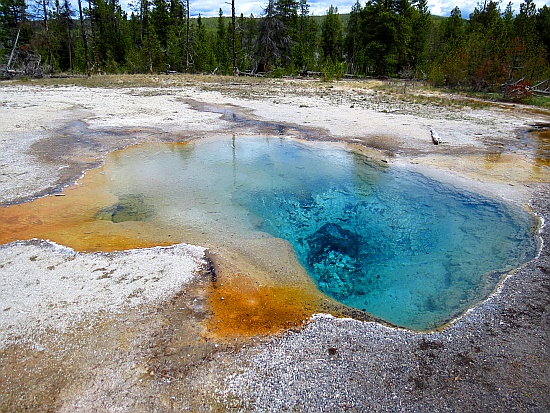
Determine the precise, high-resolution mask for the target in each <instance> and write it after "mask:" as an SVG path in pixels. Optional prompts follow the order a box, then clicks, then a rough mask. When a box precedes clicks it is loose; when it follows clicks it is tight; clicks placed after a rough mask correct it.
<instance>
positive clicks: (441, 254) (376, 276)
mask: <svg viewBox="0 0 550 413" xmlns="http://www.w3.org/2000/svg"><path fill="white" fill-rule="evenodd" d="M106 174H107V176H109V177H110V184H109V185H110V191H111V192H112V193H113V194H115V195H117V196H118V198H119V203H118V204H116V205H113V206H112V207H111V208H107V209H104V210H102V211H100V212H99V213H98V215H97V218H98V219H110V220H112V221H113V222H117V220H118V221H131V220H154V221H155V222H157V223H158V225H167V226H171V227H173V228H174V231H177V230H178V228H189V227H197V228H200V227H205V226H208V228H209V229H210V230H214V231H220V233H221V232H223V233H224V234H225V235H224V236H226V237H229V238H230V237H253V236H256V235H257V234H258V233H264V235H265V233H268V234H270V235H272V236H273V237H279V238H283V239H285V240H287V241H288V242H289V243H290V244H291V245H292V247H293V249H294V251H295V253H296V255H297V257H298V259H299V261H300V263H301V264H302V265H303V267H305V269H306V270H307V272H308V273H309V275H310V276H311V277H312V278H313V280H314V281H315V283H316V284H317V286H318V288H319V289H320V290H321V291H322V292H324V293H325V294H327V295H329V296H331V297H333V298H334V299H336V300H338V301H340V302H341V303H344V304H346V305H348V306H351V307H354V308H357V309H360V310H364V311H366V312H369V313H371V314H373V315H375V316H377V317H380V318H382V319H384V320H386V321H388V322H390V323H393V324H395V325H398V326H403V327H406V328H411V329H418V330H423V329H429V328H435V327H438V326H441V325H442V324H444V323H446V322H448V321H449V320H450V319H452V318H453V317H456V316H457V315H459V314H461V313H463V312H464V311H465V310H467V309H468V308H469V307H471V306H472V305H474V304H475V303H477V302H480V301H481V300H483V299H484V298H486V297H487V296H488V295H489V294H490V293H491V292H492V291H493V290H494V289H495V287H496V285H497V284H498V283H499V281H500V280H501V279H502V276H503V274H504V273H506V272H508V271H510V270H512V269H514V268H516V267H518V266H520V265H521V264H522V263H524V262H526V261H528V260H530V259H532V258H534V257H535V255H536V252H537V246H538V245H537V238H536V235H535V232H536V227H537V222H536V220H535V218H534V217H533V216H531V215H530V214H529V213H528V212H526V211H525V210H523V209H520V208H516V207H513V206H511V205H507V204H504V203H502V202H499V201H496V200H493V199H489V198H487V197H484V196H481V195H479V194H475V193H472V192H465V191H463V190H458V189H456V188H454V187H452V186H450V185H448V184H444V183H441V182H438V181H436V180H434V179H431V178H428V177H426V176H423V175H421V174H419V173H415V172H411V171H408V170H405V169H402V168H398V167H394V166H388V165H386V164H383V163H379V162H377V161H373V160H371V159H369V158H367V157H365V156H364V155H361V154H359V153H357V152H355V151H353V150H352V149H350V148H349V147H346V146H343V145H338V144H334V143H322V142H302V141H298V140H293V139H288V138H274V137H238V138H235V137H233V138H232V137H217V138H205V139H201V140H198V141H193V142H190V143H187V144H183V145H173V144H172V145H158V144H154V145H149V146H145V147H144V146H139V147H136V148H130V149H128V150H125V151H122V152H120V153H118V155H115V156H114V157H113V160H112V162H110V163H108V168H106Z"/></svg>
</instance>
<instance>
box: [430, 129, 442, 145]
mask: <svg viewBox="0 0 550 413" xmlns="http://www.w3.org/2000/svg"><path fill="white" fill-rule="evenodd" d="M430 133H431V134H432V142H433V143H434V145H439V144H440V143H441V138H440V137H439V134H438V133H437V132H436V131H435V130H433V129H430Z"/></svg>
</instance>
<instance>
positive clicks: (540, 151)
mask: <svg viewBox="0 0 550 413" xmlns="http://www.w3.org/2000/svg"><path fill="white" fill-rule="evenodd" d="M536 162H537V165H538V166H550V130H544V131H542V132H539V136H538V145H537V150H536Z"/></svg>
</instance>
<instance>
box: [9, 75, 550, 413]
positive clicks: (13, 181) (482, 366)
mask: <svg viewBox="0 0 550 413" xmlns="http://www.w3.org/2000/svg"><path fill="white" fill-rule="evenodd" d="M63 82H65V83H64V84H62V83H63ZM67 83H71V81H70V80H69V81H61V80H60V81H53V80H52V81H42V82H39V83H31V84H22V83H18V82H13V83H4V84H1V85H0V126H1V127H0V167H1V169H0V171H1V172H0V202H1V203H2V204H4V205H9V204H12V203H17V202H22V201H27V200H30V199H33V198H35V197H38V196H42V195H45V194H48V193H52V192H56V191H59V190H60V189H61V188H62V187H63V186H65V185H67V184H69V183H71V182H74V181H75V180H77V179H78V178H79V177H80V176H81V175H82V173H83V172H85V171H86V170H87V169H89V168H92V167H94V166H95V165H97V164H99V163H101V162H102V160H103V157H104V156H105V155H106V154H107V153H109V152H111V151H114V150H116V149H120V148H124V147H126V146H129V145H134V144H139V143H141V142H149V141H182V140H186V139H190V138H200V137H201V136H206V135H212V134H218V133H219V134H222V133H223V134H226V133H238V134H259V133H260V134H262V133H263V134H282V135H285V136H297V137H303V138H306V139H323V140H344V141H348V142H352V143H356V144H360V145H363V146H366V147H368V148H372V149H374V150H375V151H372V155H373V156H377V157H381V158H382V159H385V160H386V161H387V162H389V163H390V164H391V163H399V164H400V165H407V166H409V167H411V168H415V169H419V170H421V171H423V172H425V173H429V174H433V175H437V176H438V177H439V178H441V179H445V180H450V181H452V182H453V183H456V184H460V185H464V186H467V187H469V188H474V189H476V190H480V191H484V192H487V193H489V194H492V195H494V196H497V197H500V198H503V199H506V200H508V201H511V202H515V203H518V204H521V205H526V204H527V203H529V204H530V207H531V208H532V210H533V211H534V212H535V213H536V214H537V215H538V216H539V217H541V218H542V219H543V221H545V222H547V221H548V215H549V200H550V194H549V191H550V189H549V188H550V186H549V181H550V172H549V169H548V164H547V163H544V162H542V163H541V161H540V159H541V156H548V154H546V155H545V154H544V153H542V155H541V150H543V146H542V145H538V144H537V142H536V140H533V139H532V138H530V135H528V134H527V132H526V131H528V130H529V129H530V128H531V127H532V125H535V124H543V123H549V121H550V114H549V113H547V112H545V111H534V110H531V109H529V108H526V107H522V106H520V105H511V104H508V105H504V104H499V105H493V104H489V103H487V102H479V101H477V100H472V99H464V98H460V97H456V96H450V97H449V96H446V95H441V94H438V93H435V92H430V91H426V90H417V91H412V92H409V93H408V94H402V93H399V92H398V90H400V89H402V87H401V86H399V85H397V86H396V85H394V86H392V85H389V86H388V85H387V84H381V83H379V82H374V83H372V82H371V83H369V82H336V83H333V84H323V83H320V82H299V81H268V80H266V81H264V80H240V79H239V80H233V79H224V78H193V77H177V76H176V77H152V78H150V77H112V78H110V77H106V78H104V79H102V80H101V81H100V82H99V83H100V84H99V85H88V84H86V82H85V81H82V82H80V83H81V84H80V85H73V84H67ZM83 83H84V86H82V84H83ZM88 86H93V87H91V88H89V87H88ZM430 128H435V129H437V131H438V132H439V134H440V135H441V136H442V137H443V140H444V144H443V145H440V146H438V147H435V146H433V145H432V143H431V140H430V135H429V130H430ZM541 148H542V149H541ZM546 159H547V158H546ZM0 218H1V215H0ZM540 235H541V239H542V241H543V243H542V246H541V252H540V255H539V257H538V258H537V259H535V260H534V261H532V262H530V263H527V264H526V265H525V266H523V267H522V268H521V269H519V270H517V271H516V272H514V273H513V274H511V275H510V276H509V277H508V278H507V279H506V280H505V281H504V282H503V283H502V285H501V286H500V287H499V289H498V291H496V292H495V293H494V294H493V295H492V296H491V297H489V299H487V300H486V301H485V302H483V303H481V304H480V305H478V306H477V307H475V308H474V309H472V310H470V311H469V312H468V313H467V314H466V315H464V316H463V317H461V318H459V319H458V320H456V321H455V322H454V323H452V324H451V325H450V326H448V327H447V328H445V329H443V330H442V331H437V332H431V333H415V332H411V331H407V330H402V329H394V328H390V327H387V326H384V325H382V324H379V323H374V322H364V321H358V320H354V319H350V318H336V317H333V316H330V315H328V314H317V315H315V316H313V317H312V319H311V320H309V322H308V323H306V324H305V325H304V326H303V327H301V328H300V327H296V328H293V329H290V330H287V331H285V332H282V333H280V334H276V335H274V336H259V337H231V338H229V337H228V338H224V337H216V336H215V335H213V334H212V333H211V332H210V331H209V330H208V328H207V325H208V322H211V321H212V320H211V312H210V311H209V308H208V295H209V288H210V284H211V283H210V281H211V280H210V278H211V273H209V272H208V266H207V265H206V266H205V262H204V260H203V255H204V249H203V248H201V247H193V246H189V245H186V244H181V245H180V244H178V245H175V246H172V247H166V248H151V249H143V250H134V251H126V252H115V253H109V254H105V253H94V254H85V253H76V252H74V251H72V250H70V249H68V248H66V247H62V246H58V245H54V244H52V243H49V242H47V241H40V240H32V241H24V242H17V243H12V244H8V245H4V246H1V247H0V411H1V412H23V411H33V412H52V411H59V412H89V411H95V412H115V411H118V412H175V411H178V412H179V411H228V410H229V411H244V412H246V411H258V412H260V411H261V412H263V411H266V412H268V411H269V412H279V411H304V412H320V411H324V412H325V411H334V412H336V411H352V412H353V411H356V412H359V411H361V412H363V411H391V412H393V411H396V412H413V411H415V412H416V411H442V412H444V411H467V412H470V411H471V412H478V411H487V412H509V411H510V412H516V411H518V412H519V411H529V412H547V411H550V399H549V397H548V385H549V378H550V374H549V367H550V358H549V351H548V326H549V321H550V320H549V311H548V309H549V300H550V298H549V297H550V295H549V288H550V282H549V276H550V275H549V272H550V262H549V261H550V257H549V254H548V248H547V246H548V242H549V240H548V238H549V229H548V226H547V225H543V226H542V228H541V233H540Z"/></svg>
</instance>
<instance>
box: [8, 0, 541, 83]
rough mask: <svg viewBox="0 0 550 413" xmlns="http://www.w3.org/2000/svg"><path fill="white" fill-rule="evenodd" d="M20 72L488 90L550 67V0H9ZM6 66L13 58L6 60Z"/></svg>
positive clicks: (14, 65)
mask: <svg viewBox="0 0 550 413" xmlns="http://www.w3.org/2000/svg"><path fill="white" fill-rule="evenodd" d="M0 59H1V60H0V68H2V67H3V68H4V72H5V73H8V71H9V70H10V69H12V70H23V71H26V72H27V73H28V74H31V75H32V74H55V73H66V72H69V73H87V74H88V75H91V74H94V73H153V72H192V73H205V72H206V73H218V74H232V73H235V72H238V73H248V74H254V73H270V74H272V75H273V76H278V75H299V74H304V73H319V74H321V75H322V76H324V77H327V78H334V77H342V76H344V75H348V76H392V77H393V76H398V77H403V78H417V79H418V78H420V79H426V80H428V81H429V82H431V83H433V84H436V85H447V86H452V87H457V86H461V87H468V88H473V89H475V90H485V89H489V88H494V87H496V86H498V87H500V86H501V85H503V84H519V83H521V84H532V83H536V82H538V81H540V80H543V79H545V78H548V77H550V69H549V67H550V60H549V59H550V8H549V7H548V6H544V7H542V8H540V9H538V10H537V8H536V6H535V4H534V3H533V1H532V0H525V1H524V2H523V3H522V4H521V5H520V9H519V10H513V8H512V4H511V3H509V4H508V5H507V6H506V7H505V8H504V9H502V8H501V6H500V1H484V2H483V3H479V4H478V6H477V7H476V8H475V10H474V11H473V13H471V14H470V15H469V16H462V13H461V10H460V9H459V8H458V7H456V8H455V9H454V10H453V11H452V13H451V15H450V16H449V17H447V18H441V17H437V16H432V15H431V14H430V12H429V11H428V6H427V0H416V1H408V0H369V1H367V2H366V3H365V4H364V5H362V4H361V3H359V1H358V2H357V3H356V4H355V5H354V6H353V7H352V9H351V11H350V12H349V13H348V14H345V15H341V14H339V11H338V8H336V7H333V6H330V8H329V9H328V10H327V12H326V14H325V15H324V16H313V15H312V14H311V13H310V9H309V4H308V3H307V0H268V1H267V4H266V5H265V8H264V9H263V13H262V15H261V16H254V15H250V16H243V15H242V14H241V15H240V16H224V14H223V11H222V9H221V8H220V10H219V16H218V17H217V18H203V17H201V16H200V15H199V16H198V17H196V18H190V16H189V0H138V2H137V3H135V5H134V6H133V8H132V10H131V11H130V12H127V11H125V10H123V9H122V8H121V6H120V3H119V0H78V7H77V8H76V10H75V9H73V7H72V6H71V3H70V1H69V0H0ZM0 70H1V69H0Z"/></svg>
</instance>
